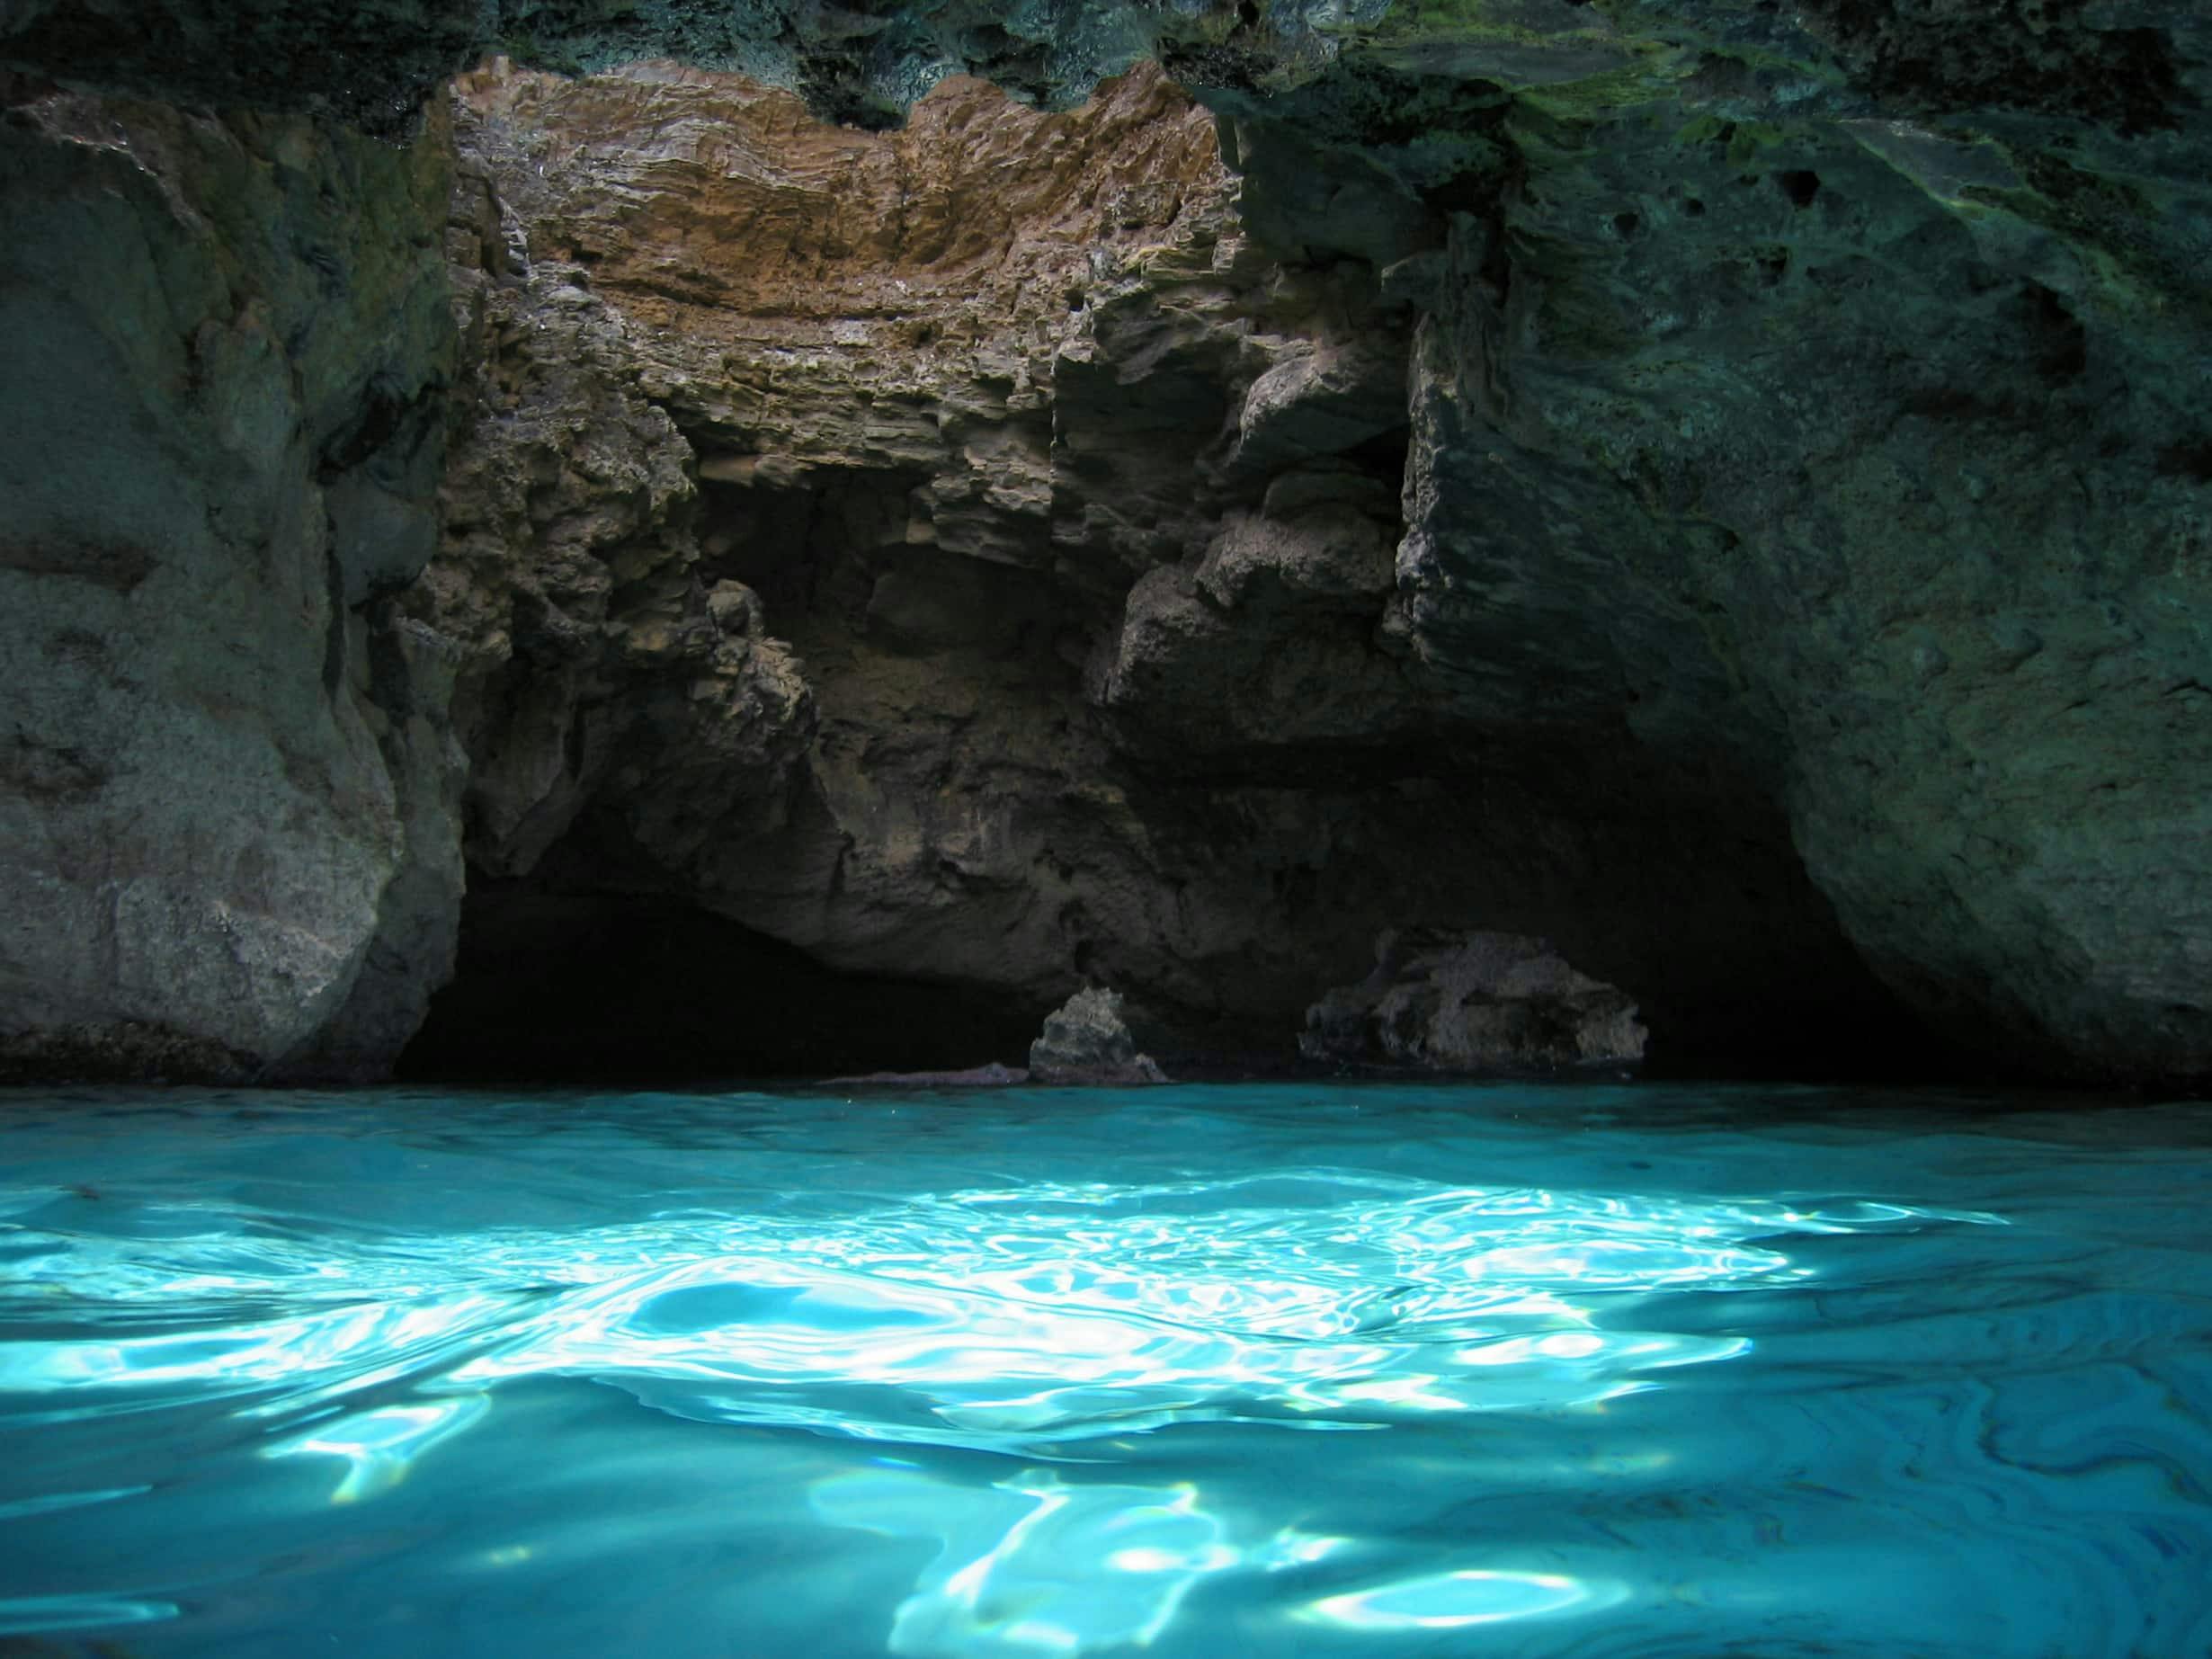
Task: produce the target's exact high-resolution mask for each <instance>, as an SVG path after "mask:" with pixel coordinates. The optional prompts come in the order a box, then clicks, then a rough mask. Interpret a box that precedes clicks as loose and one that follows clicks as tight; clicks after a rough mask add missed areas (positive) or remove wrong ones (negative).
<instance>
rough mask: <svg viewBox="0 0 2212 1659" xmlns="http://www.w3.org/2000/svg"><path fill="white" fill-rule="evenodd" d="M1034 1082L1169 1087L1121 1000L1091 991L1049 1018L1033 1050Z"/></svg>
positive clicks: (1089, 988)
mask: <svg viewBox="0 0 2212 1659" xmlns="http://www.w3.org/2000/svg"><path fill="white" fill-rule="evenodd" d="M1030 1080H1031V1081H1032V1082H1035V1083H1042V1084H1146V1083H1165V1082H1166V1081H1167V1077H1166V1075H1165V1074H1164V1073H1163V1072H1162V1071H1161V1070H1160V1068H1159V1067H1158V1066H1155V1065H1154V1064H1153V1062H1152V1057H1151V1056H1150V1055H1146V1054H1139V1053H1137V1041H1136V1039H1134V1038H1132V1037H1131V1036H1130V1035H1129V1028H1128V1024H1127V1023H1125V1022H1124V1021H1123V1020H1122V1017H1121V994H1120V993H1119V992H1118V991H1108V990H1104V989H1102V988H1101V987H1099V986H1085V987H1084V989H1082V990H1080V991H1078V992H1076V993H1075V995H1073V996H1071V997H1069V998H1068V999H1067V1001H1066V1002H1065V1003H1061V1004H1060V1006H1059V1007H1058V1008H1057V1009H1055V1010H1054V1011H1053V1012H1051V1013H1049V1014H1048V1015H1046V1016H1045V1029H1044V1031H1043V1033H1042V1034H1041V1035H1040V1036H1039V1038H1038V1039H1037V1040H1036V1041H1035V1042H1033V1043H1031V1044H1030Z"/></svg>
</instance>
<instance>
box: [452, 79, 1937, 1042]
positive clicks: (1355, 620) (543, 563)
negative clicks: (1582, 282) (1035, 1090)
mask: <svg viewBox="0 0 2212 1659" xmlns="http://www.w3.org/2000/svg"><path fill="white" fill-rule="evenodd" d="M457 110H458V115H457V129H458V131H459V138H460V144H461V150H462V154H463V162H462V171H461V181H462V183H461V188H460V191H459V195H458V196H457V204H458V205H457V209H456V213H455V231H454V236H455V243H454V245H455V248H456V253H457V261H458V265H459V269H460V271H461V272H462V276H461V285H462V289H463V290H464V292H466V293H467V294H468V295H470V296H471V298H470V299H469V300H468V307H467V308H468V317H469V320H468V328H467V331H466V332H467V336H468V339H469V340H470V341H471V342H473V343H474V345H475V351H474V354H475V356H476V358H477V361H482V362H483V363H484V364H485V365H486V366H485V368H484V370H482V372H481V374H480V376H479V378H478V380H477V386H478V387H480V388H481V389H479V390H477V391H475V392H473V393H472V395H471V397H470V402H471V403H472V404H473V405H474V406H475V409H476V413H475V415H473V416H472V417H471V419H470V421H469V422H468V424H467V426H466V429H465V433H464V435H463V437H462V439H461V441H460V442H459V447H458V448H457V451H456V458H455V462H454V467H453V470H452V474H451V477H450V483H449V486H448V509H449V510H448V521H449V541H448V548H447V551H446V553H445V554H444V556H443V557H441V559H440V560H439V561H438V562H437V564H435V565H434V566H433V568H432V570H431V571H430V573H429V574H428V575H427V576H426V577H425V578H424V582H423V583H422V584H419V585H418V587H417V588H416V589H415V591H414V593H411V595H410V596H409V599H408V605H409V607H410V610H411V611H412V613H413V614H415V615H416V616H417V617H418V618H420V620H423V621H424V623H425V624H426V625H427V626H429V627H431V628H433V629H436V630H437V631H438V632H439V633H441V634H442V635H444V636H446V637H449V638H455V639H458V640H460V641H462V642H464V647H465V650H466V653H467V656H466V662H465V665H464V667H463V669H462V671H461V684H462V687H463V692H462V699H461V704H462V714H461V718H460V721H459V724H460V726H461V728H462V729H463V731H464V732H465V733H466V734H467V735H468V742H469V745H470V748H471V752H472V754H474V755H475V756H476V759H477V764H476V767H475V769H474V772H473V775H472V783H471V786H470V796H469V800H470V812H469V823H470V842H469V847H470V857H471V860H472V862H473V863H474V865H475V867H476V868H477V870H479V871H482V872H484V873H486V874H491V875H497V876H499V877H502V878H505V879H516V878H520V879H524V880H525V881H526V882H527V883H528V884H529V886H528V887H525V888H524V889H522V892H520V893H517V894H516V895H515V896H513V898H512V899H511V900H510V901H509V902H510V903H522V902H524V900H525V897H526V895H527V893H528V892H529V891H531V890H535V891H538V892H540V893H543V894H545V895H547V896H548V897H549V899H550V897H551V896H554V895H568V896H575V895H578V894H583V893H590V892H603V891H606V890H609V889H610V888H614V889H620V890H629V891H635V892H654V893H660V894H664V895H676V896H683V897H686V898H689V899H691V900H693V901H695V902H698V903H700V904H703V905H707V906H709V907H710V908H712V909H714V910H715V911H717V912H718V913H719V914H723V915H726V916H728V917H730V918H732V919H734V920H736V921H738V922H742V923H745V925H746V926H748V927H750V928H754V929H756V930H758V931H760V932H763V933H765V934H768V935H771V936H772V937H774V938H776V939H779V940H781V941H788V942H790V943H795V944H798V945H799V946H800V947H802V948H804V949H805V950H807V951H808V953H809V954H810V955H812V956H814V957H815V958H816V959H818V960H821V961H824V962H825V963H828V964H831V965H834V966H835V967H838V968H844V969H848V970H851V971H853V972H860V973H870V974H876V975H885V974H890V975H906V976H913V977H923V978H929V979H935V980H941V981H947V982H952V983H956V984H966V985H981V986H996V987H999V988H1000V989H1001V990H1002V991H1003V992H1004V993H1006V994H1008V995H1012V996H1017V997H1021V998H1038V997H1040V996H1041V997H1043V998H1046V999H1050V998H1057V997H1059V996H1063V995H1066V994H1068V993H1069V992H1072V991H1073V990H1075V988H1076V987H1078V986H1081V985H1083V984H1084V983H1085V982H1086V980H1088V979H1091V978H1093V977H1095V978H1102V979H1105V980H1108V981H1110V982H1111V983H1113V984H1115V985H1116V986H1120V987H1122V988H1124V989H1125V990H1127V991H1128V993H1129V994H1130V995H1131V996H1132V998H1133V1000H1134V1004H1135V1006H1136V1008H1137V1011H1138V1014H1139V1017H1140V1019H1141V1020H1143V1021H1148V1022H1149V1023H1150V1025H1151V1028H1152V1029H1153V1030H1155V1031H1156V1032H1157V1033H1159V1036H1160V1039H1161V1040H1162V1041H1164V1043H1165V1045H1166V1047H1167V1049H1168V1051H1169V1052H1170V1053H1171V1054H1173V1055H1175V1056H1177V1057H1187V1056H1190V1055H1192V1054H1198V1055H1211V1056H1213V1057H1220V1056H1222V1055H1223V1054H1225V1053H1226V1054H1229V1055H1236V1054H1254V1055H1275V1056H1279V1057H1280V1056H1282V1055H1285V1054H1287V1053H1288V1051H1289V1047H1290V1043H1291V1039H1292V1038H1293V1035H1294V1033H1295V1030H1296V1028H1297V1025H1298V1020H1299V1017H1300V1012H1301V1011H1302V1010H1303V1008H1304V1007H1305V1005H1306V1003H1307V1002H1308V1001H1310V1000H1311V998H1312V996H1313V995H1315V994H1316V991H1317V990H1318V989H1319V988H1320V987H1322V986H1326V985H1328V984H1330V983H1333V982H1334V981H1336V980H1342V979H1345V978H1348V977H1353V976H1354V975H1355V974H1356V973H1357V972H1358V971H1359V968H1360V964H1361V963H1362V962H1363V960H1364V959H1365V957H1366V954H1367V941H1369V939H1371V938H1372V937H1373V935H1374V933H1375V932H1376V931H1377V930H1378V928H1380V927H1382V926H1385V925H1388V924H1391V923H1397V922H1403V921H1405V920H1407V919H1409V918H1419V919H1423V920H1430V921H1435V922H1438V923H1443V924H1447V925H1456V926H1474V925H1476V924H1477V923H1484V922H1498V923H1508V924H1511V925H1515V926H1521V927H1528V928H1537V927H1542V928H1546V929H1548V930H1550V931H1552V932H1555V933H1563V934H1564V936H1565V937H1567V938H1570V939H1571V940H1572V941H1574V948H1575V949H1576V950H1577V951H1578V953H1579V954H1580V959H1588V960H1592V961H1600V962H1603V963H1605V964H1606V965H1607V967H1608V968H1611V969H1614V970H1616V971H1619V970H1620V969H1623V968H1625V969H1627V970H1628V971H1630V972H1632V973H1634V974H1635V975H1636V976H1637V977H1638V978H1640V979H1642V980H1643V981H1645V982H1646V983H1648V984H1650V985H1652V986H1653V987H1654V989H1653V990H1652V991H1651V992H1650V993H1649V994H1648V995H1649V997H1650V999H1651V1001H1652V1003H1654V1005H1655V1006H1656V1007H1658V1008H1660V1009H1662V1010H1663V1012H1664V1014H1665V1016H1666V1018H1667V1020H1668V1021H1669V1024H1670V1026H1671V1035H1672V1039H1673V1040H1674V1041H1675V1043H1676V1044H1677V1047H1678V1049H1679V1050H1680V1051H1683V1052H1694V1051H1696V1050H1698V1049H1699V1048H1704V1049H1707V1050H1710V1049H1712V1048H1716V1047H1719V1046H1724V1045H1726V1043H1728V1042H1732V1041H1735V1040H1737V1039H1739V1038H1740V1035H1741V1032H1742V1030H1743V1025H1744V1020H1745V1018H1746V1015H1747V1014H1749V1013H1755V1014H1756V1015H1757V1016H1759V1017H1760V1018H1762V1020H1764V1021H1765V1022H1766V1023H1767V1024H1768V1025H1769V1026H1770V1029H1771V1030H1775V1031H1776V1032H1778V1033H1784V1032H1797V1031H1803V1030H1806V1029H1809V1028H1810V1027H1811V1026H1813V1025H1814V1024H1815V1022H1816V1021H1823V1022H1824V1021H1828V1020H1831V1019H1832V1018H1833V1012H1834V1010H1835V1008H1836V1007H1837V1006H1842V1007H1850V1008H1861V1007H1864V1008H1873V1007H1876V1006H1877V1005H1878V1003H1879V1000H1880V999H1879V994H1878V993H1877V992H1876V991H1875V990H1874V989H1873V987H1872V986H1871V985H1870V982H1869V981H1867V980H1866V978H1865V977H1864V976H1863V973H1862V972H1860V970H1859V969H1858V968H1857V965H1856V964H1855V962H1854V961H1852V959H1851V957H1850V955H1849V952H1848V950H1847V949H1846V948H1845V947H1844V946H1843V944H1842V941H1841V940H1840V939H1839V938H1838V936H1837V934H1836V932H1835V930H1834V927H1833V922H1832V920H1830V919H1829V918H1828V917H1827V916H1826V914H1824V906H1823V905H1821V903H1820V901H1819V900H1818V898H1817V897H1816V896H1815V895H1814V894H1812V892H1811V891H1810V889H1809V888H1808V887H1806V884H1805V882H1804V879H1803V876H1802V874H1801V872H1800V871H1799V870H1797V865H1796V861H1795V856H1794V854H1793V853H1792V852H1790V850H1789V848H1788V843H1787V840H1786V834H1785V832H1784V830H1783V827H1782V825H1781V821H1780V819H1779V815H1777V814H1776V813H1775V812H1774V810H1773V809H1772V808H1771V807H1769V806H1766V805H1765V804H1764V803H1762V801H1761V800H1760V799H1759V798H1757V796H1756V795H1755V794H1754V793H1753V791H1752V789H1751V787H1750V786H1749V784H1748V783H1747V782H1746V781H1745V780H1744V779H1743V778H1741V777H1738V776H1736V775H1735V774H1734V773H1733V772H1731V771H1730V763H1728V761H1727V759H1726V756H1725V755H1721V754H1717V752H1716V753H1713V754H1698V755H1695V756H1689V757H1684V756H1680V755H1676V756H1664V757H1656V758H1655V757H1654V756H1653V755H1652V754H1648V753H1646V752H1643V751H1640V750H1639V749H1638V748H1637V745H1635V744H1634V743H1633V741H1631V740H1630V739H1629V737H1628V735H1627V734H1625V733H1624V732H1622V731H1621V730H1620V729H1619V718H1618V714H1617V711H1616V710H1614V709H1610V708H1600V709H1597V710H1595V712H1594V713H1592V711H1589V710H1583V711H1580V712H1581V713H1582V714H1583V717H1584V718H1583V719H1582V721H1581V723H1580V724H1579V725H1577V724H1572V723H1570V722H1569V721H1567V720H1565V719H1554V720H1551V721H1549V722H1548V723H1547V722H1541V721H1534V720H1529V719H1521V720H1519V721H1517V722H1506V721H1502V720H1499V719H1495V718H1485V719H1482V720H1476V719H1469V718H1464V717H1462V716H1461V715H1460V714H1458V712H1457V711H1456V710H1455V709H1454V708H1453V706H1452V697H1453V695H1454V692H1453V690H1452V687H1451V685H1450V684H1449V682H1447V681H1446V680H1445V679H1444V678H1442V677H1440V675H1439V674H1438V673H1436V672H1435V671H1434V670H1433V668H1432V666H1431V665H1430V664H1426V663H1424V662H1423V660H1422V659H1421V657H1420V656H1419V655H1418V653H1417V652H1416V651H1415V650H1414V648H1413V647H1412V644H1411V642H1410V637H1409V635H1408V631H1407V629H1406V627H1405V620H1404V619H1403V617H1402V616H1401V615H1400V613H1399V611H1400V602H1399V600H1398V597H1397V591H1398V585H1399V584H1398V581H1397V577H1396V570H1395V562H1394V561H1395V558H1396V554H1395V549H1396V544H1397V542H1398V540H1399V539H1400V537H1401V535H1402V533H1403V530H1404V525H1403V522H1402V513H1403V511H1404V503H1403V501H1402V498H1401V497H1402V493H1403V484H1404V479H1405V468H1406V464H1407V446H1408V443H1409V442H1410V441H1411V439H1412V436H1413V429H1412V426H1411V420H1410V415H1409V403H1408V363H1409V361H1410V360H1411V356H1412V353H1413V350H1414V342H1415V340H1416V338H1417V337H1418V330H1417V327H1416V316H1417V312H1416V307H1415V305H1414V299H1413V297H1412V296H1410V295H1406V294H1386V293H1384V292H1383V291H1381V290H1379V289H1378V287H1377V285H1376V284H1375V283H1374V282H1373V281H1370V280H1369V277H1370V274H1371V272H1370V270H1369V267H1367V266H1365V265H1359V266H1349V267H1342V266H1339V265H1336V264H1331V263H1317V262H1316V261H1314V260H1311V259H1307V258H1304V257H1300V258H1298V259H1294V260H1285V259H1284V258H1281V257H1279V256H1278V255H1276V254H1273V253H1271V252H1270V251H1267V250H1264V249H1262V248H1261V247H1259V246H1258V245H1255V244H1254V243H1253V240H1252V239H1251V238H1250V236H1248V235H1247V233H1246V231H1245V229H1244V224H1243V219H1242V208H1243V202H1242V200H1241V192H1240V185H1239V182H1238V180H1237V178H1236V176H1235V174H1232V173H1231V172H1230V171H1229V170H1228V169H1227V168H1226V166H1225V165H1224V164H1223V163H1222V160H1221V157H1220V152H1219V148H1218V145H1217V132H1216V125H1215V122H1214V120H1213V119H1212V117H1211V116H1210V115H1209V113H1208V112H1207V111H1204V110H1203V109H1202V108H1200V107H1199V106H1197V105H1196V104H1194V103H1192V102H1191V99H1190V98H1189V97H1188V95H1187V94H1184V93H1182V92H1181V91H1180V90H1179V89H1177V88H1175V87H1174V86H1173V85H1172V84H1170V83H1169V82H1167V81H1166V80H1165V79H1164V77H1163V76H1161V75H1160V74H1159V73H1158V72H1157V71H1155V70H1151V69H1144V70H1139V71H1137V72H1133V73H1132V74H1131V75H1129V76H1127V77H1125V78H1123V79H1122V80H1120V81H1119V82H1116V83H1112V84H1110V85H1107V86H1105V87H1103V88H1102V89H1101V92H1100V94H1099V95H1098V97H1097V98H1096V99H1094V100H1093V102H1092V103H1090V104H1088V105H1086V106H1084V108H1082V109H1081V110H1077V111H1068V112H1066V113H1063V114H1058V115H1043V114H1039V113H1038V112H1036V111H1030V110H1027V109H1024V108H1022V107H1021V106H1020V105H1018V104H1014V103H1011V102H1009V101H1008V100H1007V99H1006V98H1005V96H1004V95H1003V94H1001V93H999V92H998V91H996V90H995V89H993V88H990V87H987V86H985V85H980V84H977V83H973V82H950V83H948V84H946V85H942V86H940V87H939V88H938V89H937V90H936V91H935V92H934V93H932V94H931V96H929V97H928V98H927V99H925V100H923V102H922V103H919V104H918V105H916V106H915V109H914V118H913V120H912V121H911V123H910V125H909V126H908V127H907V128H906V129H905V130H904V131H902V132H899V133H896V134H886V135H871V134H867V133H861V132H856V131H852V130H840V129H828V128H825V127H822V126H821V125H819V124H818V123H817V122H816V121H814V120H811V119H810V118H809V116H808V115H807V111H805V109H804V107H803V106H802V104H801V103H800V102H799V101H798V99H797V98H795V97H793V96H791V95H789V94H783V93H779V92H775V91H773V90H771V89H766V88H763V87H760V86H758V85H754V84H751V83H747V82H745V81H742V80H736V79H733V78H731V77H727V76H714V75H710V74H706V73H702V72H698V71H689V70H679V69H676V68H673V67H668V66H648V67H639V68H635V69H631V70H628V71H625V72H622V73H620V74H619V75H612V76H598V77H592V78H588V79H585V80H581V81H570V80H565V79H561V78H559V77H554V76H543V75H537V74H531V73H525V72H518V71H513V70H512V69H508V68H504V67H503V68H499V69H496V70H493V71H489V72H486V73H484V74H481V75H477V76H471V77H468V79H466V80H464V81H463V82H462V83H461V85H460V87H459V94H458V104H457ZM647 133H649V134H651V135H652V137H651V138H650V140H649V141H641V140H640V138H639V137H638V135H640V134H647ZM694 480H695V484H694ZM718 617H719V618H722V619H724V624H723V625H721V626H718V625H717V624H716V620H715V619H716V618H718ZM743 745H751V746H750V748H748V749H746V751H745V754H739V753H738V750H739V748H740V747H741V746H743ZM1655 806H1656V810H1655ZM1655 820H1656V822H1655ZM1747 987H1751V988H1747ZM1884 1017H1889V1018H1894V1017H1895V1016H1894V1014H1888V1015H1885V1016H1884Z"/></svg>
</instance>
